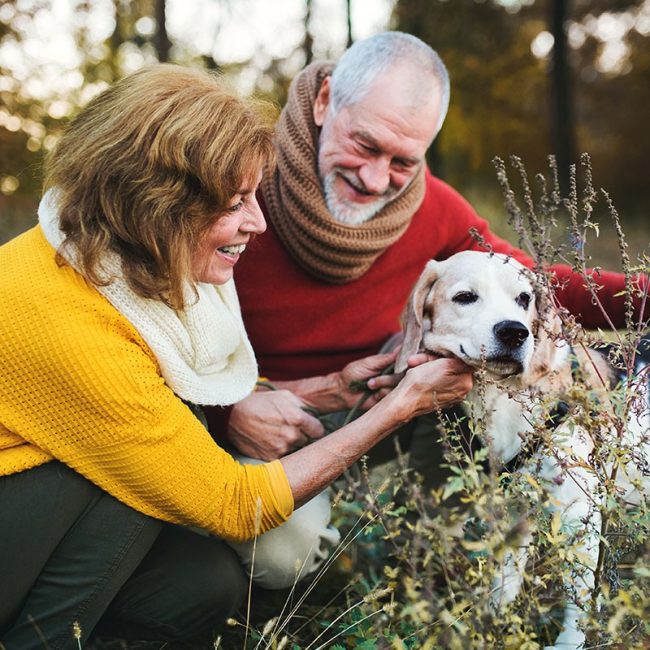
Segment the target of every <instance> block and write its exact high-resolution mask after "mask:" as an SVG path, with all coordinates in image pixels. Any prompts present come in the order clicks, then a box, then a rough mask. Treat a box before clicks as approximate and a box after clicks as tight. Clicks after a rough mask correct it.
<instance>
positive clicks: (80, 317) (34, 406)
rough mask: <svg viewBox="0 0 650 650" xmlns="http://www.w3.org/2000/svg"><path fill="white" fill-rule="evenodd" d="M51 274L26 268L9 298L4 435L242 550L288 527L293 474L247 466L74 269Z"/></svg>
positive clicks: (5, 302) (1, 414)
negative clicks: (257, 537)
mask: <svg viewBox="0 0 650 650" xmlns="http://www.w3.org/2000/svg"><path fill="white" fill-rule="evenodd" d="M27 259H29V258H27ZM3 261H5V260H4V259H3ZM12 264H13V265H14V266H13V268H14V271H16V269H15V264H20V260H19V259H18V258H16V259H14V260H12ZM3 268H6V267H4V266H3ZM49 270H50V271H51V273H50V274H49V277H48V274H47V272H46V273H43V271H47V269H42V268H41V269H34V268H31V269H30V268H25V269H23V271H24V272H25V273H27V274H28V275H27V276H22V277H23V278H25V277H26V278H27V280H25V281H18V282H16V281H13V282H6V283H4V287H3V290H2V293H1V294H0V307H2V308H3V310H5V311H4V313H5V318H4V319H3V322H2V325H1V327H0V329H1V330H2V331H1V334H2V340H3V346H2V347H3V349H2V351H0V363H1V364H2V366H3V373H1V376H0V395H2V400H1V401H0V423H2V425H3V426H4V428H6V429H7V430H8V431H10V432H11V433H12V434H15V435H16V436H18V437H19V438H20V439H22V440H24V441H25V443H27V444H29V445H31V446H34V447H37V448H38V449H40V450H42V451H43V452H45V453H46V454H47V455H48V456H49V457H51V458H53V459H58V460H60V461H62V462H63V463H65V464H66V465H68V466H70V467H71V468H73V469H74V470H76V471H77V472H79V473H80V474H82V475H83V476H85V477H86V478H88V479H89V480H90V481H92V482H93V483H95V484H96V485H98V486H99V487H100V488H102V489H103V490H105V491H106V492H108V493H110V494H112V495H113V496H115V497H116V498H118V499H119V500H120V501H122V502H124V503H126V504H127V505H129V506H131V507H133V508H135V509H136V510H138V511H140V512H143V513H144V514H147V515H150V516H152V517H156V518H158V519H162V520H164V521H169V522H172V523H177V524H183V525H194V526H199V527H202V528H205V529H207V530H209V531H210V532H212V533H214V534H215V535H218V536H220V537H224V538H227V539H233V540H244V539H250V538H251V537H253V536H254V535H255V534H256V533H261V532H264V531H266V530H268V529H270V528H273V527H275V526H277V525H279V524H280V523H282V522H283V521H285V520H286V518H287V517H288V516H289V515H290V514H291V511H292V509H293V498H292V496H291V490H290V487H289V483H288V480H287V478H286V475H285V474H284V470H283V469H282V466H281V464H280V463H279V462H277V461H276V462H275V463H272V464H267V465H258V466H252V465H246V466H244V465H240V464H239V463H237V462H236V461H235V460H234V459H233V458H232V457H231V456H230V455H229V454H227V453H226V452H225V451H224V450H222V449H221V448H220V447H219V446H218V445H217V444H215V442H214V441H213V440H212V438H211V437H210V435H209V434H208V432H207V431H206V430H205V429H204V427H203V426H202V425H201V423H200V422H199V421H198V420H197V419H196V418H195V417H194V415H193V414H192V413H191V411H190V409H189V408H188V407H187V406H185V404H183V402H182V401H181V400H180V399H179V398H178V397H177V396H176V395H175V394H174V393H173V392H172V391H171V389H170V388H169V387H168V386H167V385H166V384H165V383H164V380H163V379H162V377H161V375H160V372H159V368H158V365H157V362H156V360H155V358H154V356H153V354H152V353H151V351H150V349H149V348H148V346H147V345H146V344H145V342H144V341H143V340H142V339H141V337H140V335H139V334H138V332H137V331H136V330H135V329H134V328H133V326H132V325H131V324H130V323H129V322H128V321H127V320H126V319H125V318H124V317H123V316H121V315H120V314H119V313H118V312H117V311H116V310H115V309H114V308H113V307H112V306H111V305H110V304H109V303H108V302H107V301H106V300H105V299H104V298H103V297H102V296H100V295H99V294H98V293H97V292H96V291H95V290H94V289H93V288H92V287H89V286H88V285H87V284H86V283H85V282H84V281H83V279H82V278H81V277H80V276H78V274H76V273H75V272H74V271H73V270H72V269H70V268H67V267H64V268H60V269H59V268H57V269H56V272H55V271H54V269H52V268H49ZM39 271H40V273H39ZM43 276H44V277H45V278H46V279H42V278H43ZM17 277H21V276H17ZM26 282H27V285H29V284H30V283H31V285H32V286H31V287H30V286H25V283H26ZM43 283H48V284H49V286H47V287H43V286H40V285H41V284H43ZM12 287H13V288H14V289H15V291H13V295H11V294H12ZM30 289H32V292H31V293H29V291H30ZM26 294H28V295H30V299H25V298H24V296H25V295H26ZM30 307H31V309H30ZM12 452H13V454H14V455H15V454H16V453H17V451H16V448H15V446H14V448H13V449H12ZM2 453H3V452H2V450H0V463H1V459H2ZM3 469H4V468H3ZM5 473H11V471H5Z"/></svg>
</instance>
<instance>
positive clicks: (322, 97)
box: [314, 77, 330, 126]
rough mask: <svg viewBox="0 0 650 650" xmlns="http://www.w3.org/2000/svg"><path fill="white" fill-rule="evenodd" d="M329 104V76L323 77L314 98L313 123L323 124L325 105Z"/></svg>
mask: <svg viewBox="0 0 650 650" xmlns="http://www.w3.org/2000/svg"><path fill="white" fill-rule="evenodd" d="M329 104H330V78H329V77H325V79H323V82H322V83H321V85H320V89H319V91H318V94H317V95H316V99H315V100H314V123H315V124H316V126H323V122H324V121H325V114H326V113H327V107H328V106H329Z"/></svg>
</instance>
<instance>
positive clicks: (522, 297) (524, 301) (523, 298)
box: [515, 291, 531, 309]
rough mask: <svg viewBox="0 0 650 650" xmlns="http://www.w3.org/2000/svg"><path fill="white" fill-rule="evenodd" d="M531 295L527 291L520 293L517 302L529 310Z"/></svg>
mask: <svg viewBox="0 0 650 650" xmlns="http://www.w3.org/2000/svg"><path fill="white" fill-rule="evenodd" d="M530 301H531V295H530V294H529V293H526V292H525V291H524V292H522V293H520V294H519V295H518V296H517V297H516V298H515V302H516V303H517V304H518V305H519V306H520V307H522V308H523V309H528V307H529V306H530Z"/></svg>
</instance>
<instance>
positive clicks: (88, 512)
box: [0, 462, 247, 650]
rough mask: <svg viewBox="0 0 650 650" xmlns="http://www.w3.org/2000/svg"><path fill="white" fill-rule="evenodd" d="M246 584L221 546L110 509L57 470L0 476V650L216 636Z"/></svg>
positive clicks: (86, 486) (89, 487)
mask: <svg viewBox="0 0 650 650" xmlns="http://www.w3.org/2000/svg"><path fill="white" fill-rule="evenodd" d="M246 588H247V582H246V578H245V575H244V572H243V569H242V567H241V565H240V563H239V559H238V558H237V556H236V555H235V553H234V552H233V551H232V549H230V547H228V546H227V545H226V544H225V543H224V542H222V541H220V540H218V539H215V538H213V537H208V536H203V535H200V534H197V533H194V532H191V531H189V530H187V529H184V528H181V527H178V526H173V525H171V524H164V523H162V522H160V521H158V520H156V519H152V518H151V517H147V516H145V515H142V514H141V513H139V512H136V511H135V510H133V509H132V508H129V507H128V506H126V505H124V504H122V503H120V502H119V501H117V500H116V499H114V498H113V497H111V496H110V495H108V494H107V493H106V492H103V491H102V490H100V489H99V488H97V487H96V486H95V485H93V484H92V483H90V482H89V481H87V480H86V479H84V478H83V477H81V476H80V475H79V474H77V473H75V472H74V471H72V470H71V469H69V468H68V467H66V466H65V465H62V464H61V463H58V462H51V463H47V464H46V465H43V466H41V467H37V468H34V469H31V470H27V471H25V472H21V473H19V474H14V475H11V476H6V477H0V642H1V643H0V647H3V646H4V648H5V649H6V650H30V649H32V648H33V649H35V650H36V649H38V650H43V648H50V649H51V650H60V649H64V650H67V649H70V650H77V648H78V643H77V640H76V638H75V636H74V632H73V630H74V627H75V624H76V623H77V624H78V625H79V627H80V629H81V640H82V645H83V643H84V642H85V641H86V640H87V639H88V637H89V635H90V634H91V633H92V632H93V630H94V629H95V628H96V629H97V631H98V632H99V633H100V634H102V635H106V636H111V637H116V638H123V639H127V640H136V639H139V640H154V641H157V640H161V641H169V640H175V639H191V638H193V637H197V636H199V635H204V634H208V633H209V632H210V631H215V630H218V629H219V628H220V627H221V626H222V625H223V622H224V621H225V619H226V618H227V617H228V616H231V615H232V614H233V613H234V612H235V611H236V609H237V608H238V607H239V605H240V604H241V602H242V601H243V598H244V596H245V594H246Z"/></svg>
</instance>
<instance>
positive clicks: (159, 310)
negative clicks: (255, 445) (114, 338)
mask: <svg viewBox="0 0 650 650" xmlns="http://www.w3.org/2000/svg"><path fill="white" fill-rule="evenodd" d="M38 217H39V223H40V226H41V228H42V229H43V232H44V233H45V237H46V239H47V240H48V242H49V243H50V244H51V245H52V246H53V247H54V249H55V250H57V251H59V253H60V254H61V255H62V256H63V257H64V259H66V261H67V262H68V263H70V265H71V266H72V267H73V268H77V266H76V264H75V254H74V252H73V251H72V250H71V249H69V248H68V249H66V247H63V248H62V247H61V245H62V244H63V240H64V234H63V233H62V232H61V230H60V229H59V215H58V209H57V200H56V190H49V191H48V192H47V193H46V194H45V196H44V197H43V199H42V200H41V203H40V205H39V207H38ZM101 268H102V269H103V270H105V271H106V273H107V274H108V275H107V277H110V278H111V279H112V280H111V283H110V284H108V285H106V286H99V287H97V290H98V291H99V292H100V293H102V294H103V295H104V296H105V297H106V298H107V299H108V301H109V302H110V303H111V304H112V305H113V307H115V308H116V309H117V310H118V311H119V312H120V313H121V314H122V315H123V316H125V317H126V318H127V319H128V320H129V321H130V322H131V324H132V325H133V326H134V327H135V328H136V329H137V330H138V332H139V333H140V335H141V336H142V338H143V339H144V340H145V341H146V343H147V345H149V347H150V348H151V350H152V351H153V353H154V355H155V356H156V359H157V360H158V364H159V366H160V371H161V373H162V376H163V378H164V379H165V381H166V382H167V385H168V386H169V387H170V388H171V389H172V390H173V391H174V392H175V393H176V394H177V395H178V396H179V397H180V398H182V399H184V400H187V401H188V402H192V403H193V404H201V405H220V406H225V405H227V404H234V403H235V402H237V401H239V400H241V399H243V398H244V397H246V395H248V394H249V393H250V392H251V391H252V390H253V388H254V386H255V381H256V379H257V363H256V361H255V355H254V353H253V349H252V347H251V344H250V341H249V340H248V336H247V335H246V330H245V329H244V324H243V322H242V318H241V312H240V309H239V301H238V299H237V293H236V291H235V284H234V282H233V281H232V280H229V281H228V282H227V283H226V284H224V285H221V286H214V285H212V284H205V283H198V284H197V285H195V286H196V291H197V293H198V300H196V299H194V298H193V292H192V289H191V287H190V286H188V288H187V296H188V297H189V301H188V302H189V303H190V304H189V305H188V306H187V307H186V308H185V309H184V310H183V311H182V312H177V311H174V310H173V309H171V308H170V307H168V306H167V305H165V304H164V303H163V302H161V301H159V300H152V299H147V298H142V297H141V296H139V295H137V294H136V293H135V292H134V291H133V290H132V289H131V288H130V287H129V285H128V284H127V282H126V280H125V279H124V277H123V275H122V268H121V264H120V260H119V258H118V256H117V255H115V254H112V253H111V254H109V255H107V256H106V257H105V258H104V259H102V263H101Z"/></svg>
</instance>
